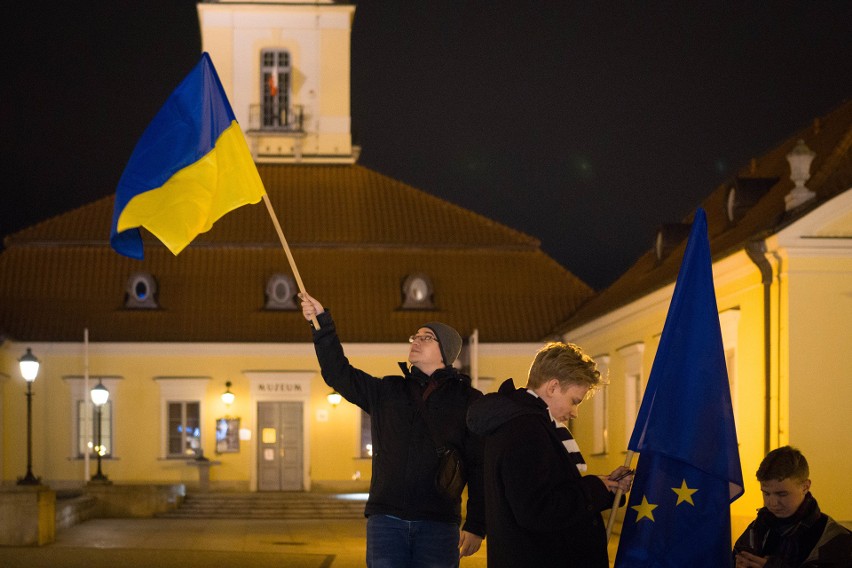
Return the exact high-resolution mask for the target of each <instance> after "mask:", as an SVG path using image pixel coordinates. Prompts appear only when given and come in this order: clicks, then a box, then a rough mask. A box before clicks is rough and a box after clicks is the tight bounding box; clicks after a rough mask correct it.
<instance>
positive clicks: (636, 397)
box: [618, 341, 645, 448]
mask: <svg viewBox="0 0 852 568" xmlns="http://www.w3.org/2000/svg"><path fill="white" fill-rule="evenodd" d="M644 353H645V343H644V342H642V341H638V342H636V343H632V344H630V345H626V346H624V347H621V348H620V349H618V355H619V357H621V360H622V363H623V365H624V375H623V377H624V447H625V448H626V447H627V444H628V443H629V442H630V437H631V436H632V435H633V428H634V427H635V426H636V418H637V417H638V416H639V408H640V407H641V406H642V395H643V394H644V392H645V388H644V385H643V376H644V375H643V373H642V355H643V354H644Z"/></svg>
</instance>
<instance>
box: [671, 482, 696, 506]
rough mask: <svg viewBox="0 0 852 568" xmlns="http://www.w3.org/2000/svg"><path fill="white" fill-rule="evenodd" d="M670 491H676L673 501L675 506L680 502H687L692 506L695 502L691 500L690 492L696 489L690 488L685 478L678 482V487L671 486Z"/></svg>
mask: <svg viewBox="0 0 852 568" xmlns="http://www.w3.org/2000/svg"><path fill="white" fill-rule="evenodd" d="M672 491H674V492H675V493H677V503H675V507H677V506H678V505H680V504H681V503H689V504H690V505H692V506H693V507H694V506H695V503H693V502H692V494H693V493H695V492H696V491H698V489H690V488H689V487H688V486H687V485H686V480H685V479H684V480H683V483H681V484H680V487H672Z"/></svg>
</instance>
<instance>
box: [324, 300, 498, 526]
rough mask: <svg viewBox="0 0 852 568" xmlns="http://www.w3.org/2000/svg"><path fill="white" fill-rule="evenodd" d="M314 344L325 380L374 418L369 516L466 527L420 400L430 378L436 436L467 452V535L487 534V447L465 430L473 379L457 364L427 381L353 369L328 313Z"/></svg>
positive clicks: (409, 374) (428, 404)
mask: <svg viewBox="0 0 852 568" xmlns="http://www.w3.org/2000/svg"><path fill="white" fill-rule="evenodd" d="M317 320H318V322H319V324H320V329H319V330H313V337H314V347H315V348H316V353H317V359H318V360H319V364H320V369H321V371H322V376H323V379H324V380H325V382H326V384H328V386H330V387H332V388H333V389H335V390H336V391H337V392H339V393H340V394H341V395H343V398H345V399H346V400H348V401H349V402H351V403H353V404H355V405H357V406H359V407H361V408H362V409H363V410H364V411H365V412H367V413H368V414H369V415H370V422H371V426H372V437H373V476H372V480H371V483H370V496H369V498H368V499H367V506H366V509H365V512H364V513H365V515H366V516H370V515H393V516H395V517H399V518H401V519H406V520H410V521H418V520H430V521H443V522H454V523H456V524H460V523H461V499H455V500H454V499H451V498H449V497H446V496H444V495H443V494H441V493H439V492H438V490H437V489H436V486H435V475H436V472H437V469H438V454H437V451H436V447H435V443H434V441H433V439H432V436H431V435H430V433H429V429H428V427H427V426H426V423H425V422H424V420H423V418H422V417H421V416H420V411H419V408H418V404H417V403H416V399H415V398H414V397H415V396H421V395H422V393H423V391H424V389H425V387H426V384H427V382H428V381H429V380H436V381H438V386H437V387H436V388H435V390H434V391H432V393H431V394H430V395H429V396H428V398H427V399H426V401H425V402H424V407H425V411H426V412H427V413H428V415H429V417H430V419H431V421H432V425H433V427H434V428H435V429H436V434H437V435H438V436H441V437H442V438H443V442H444V443H449V444H452V445H453V446H455V447H456V448H457V449H459V450H460V451H461V453H462V455H463V457H464V466H465V470H466V473H467V490H468V501H467V519H466V521H465V524H464V530H466V531H468V532H471V533H473V534H476V535H479V536H481V537H484V536H485V498H484V495H483V475H482V454H483V444H482V439H481V438H480V437H479V436H476V435H474V434H473V433H471V432H470V430H468V429H467V427H466V425H465V417H466V415H467V409H468V406H469V405H470V403H471V402H473V401H474V400H476V399H477V398H481V397H482V393H481V392H480V391H478V390H476V389H474V388H473V387H472V386H471V384H470V378H469V377H467V376H466V375H463V374H461V373H459V372H458V371H456V370H455V369H454V368H452V367H445V368H443V369H439V370H437V371H435V372H434V373H433V374H432V377H427V376H426V375H425V374H423V373H422V372H420V370H419V369H417V368H416V367H413V368H412V369H411V371H409V370H408V368H407V366H406V365H405V364H404V363H400V368H401V369H402V371H403V376H387V377H384V378H381V379H380V378H378V377H374V376H372V375H370V374H368V373H365V372H364V371H361V370H360V369H356V368H355V367H353V366H352V365H350V364H349V360H348V359H347V358H346V356H345V355H344V353H343V347H342V346H341V345H340V339H339V338H338V336H337V332H336V330H335V326H334V321H333V320H332V318H331V315H330V314H329V312H328V311H325V312H323V313H321V314H319V315H318V316H317Z"/></svg>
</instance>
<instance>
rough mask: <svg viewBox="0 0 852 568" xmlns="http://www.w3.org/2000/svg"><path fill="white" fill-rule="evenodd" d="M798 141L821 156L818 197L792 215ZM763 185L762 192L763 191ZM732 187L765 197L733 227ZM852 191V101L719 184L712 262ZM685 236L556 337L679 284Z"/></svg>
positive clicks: (711, 224) (643, 262) (815, 175)
mask: <svg viewBox="0 0 852 568" xmlns="http://www.w3.org/2000/svg"><path fill="white" fill-rule="evenodd" d="M799 140H803V141H804V142H805V144H807V146H808V147H809V148H810V149H811V150H812V151H813V152H815V153H816V156H815V158H814V160H813V162H812V163H811V170H810V171H811V177H810V179H809V180H808V181H807V183H806V186H807V188H808V189H810V190H811V191H813V192H814V193H815V194H816V197H815V198H814V199H812V200H810V201H808V202H806V203H805V204H803V205H801V206H800V207H798V208H796V209H793V210H791V211H789V212H787V211H785V201H784V197H785V196H786V195H787V194H788V193H789V192H790V190H791V189H793V187H794V185H795V184H794V183H793V182H792V181H791V180H790V166H789V163H788V162H787V158H786V156H787V154H788V153H789V152H790V151H791V150H792V149H793V148H794V147H795V146H796V144H797V142H798V141H799ZM761 185H763V188H760V186H761ZM731 186H737V187H738V188H740V189H743V190H744V191H742V192H741V193H745V192H746V191H745V190H748V188H749V187H754V188H756V191H755V192H754V193H756V194H757V195H761V194H762V195H761V196H760V197H759V198H758V199H757V200H756V202H754V203H753V204H750V207H749V208H748V209H747V210H746V211H745V212H744V213H743V214H742V216H741V217H740V218H738V219H736V220H735V221H734V222H731V221H729V220H728V214H727V207H728V190H729V188H730V187H731ZM850 188H852V100H849V101H846V102H844V103H843V104H841V105H840V106H839V107H837V108H836V109H835V110H833V111H832V112H830V113H829V114H827V115H826V116H825V117H822V118H819V119H815V120H814V122H813V123H812V124H810V125H808V126H807V127H804V128H802V129H801V130H799V131H798V132H796V133H795V134H794V135H793V136H791V137H790V138H789V139H787V140H785V141H784V142H782V143H781V144H780V145H778V146H777V147H775V148H773V149H772V150H770V151H769V152H767V153H766V154H764V155H763V156H761V157H759V158H756V159H754V160H752V161H751V163H750V164H748V165H746V166H744V167H743V168H741V169H740V170H739V171H738V172H737V173H736V174H735V175H734V176H733V177H732V178H731V179H728V180H726V181H725V182H724V183H722V184H720V185H719V186H718V187H717V188H716V189H715V190H714V191H713V192H712V193H711V194H710V195H708V196H707V198H706V199H705V200H704V201H703V202H702V203H701V204H700V207H702V208H703V209H704V211H705V212H706V214H707V231H708V236H709V239H710V251H711V254H712V256H713V260H714V261H716V260H719V259H722V258H725V257H727V256H730V255H731V254H733V253H734V252H737V251H740V250H743V249H744V248H745V247H746V245H747V244H748V243H749V242H752V241H756V240H761V239H765V238H766V237H768V236H770V235H772V234H774V233H776V232H778V231H780V230H781V229H783V228H784V227H786V226H787V225H789V224H790V223H792V222H793V221H795V220H796V219H799V218H801V217H802V216H803V215H806V214H807V213H808V212H809V211H811V210H813V209H814V208H815V207H818V206H819V205H821V204H823V203H825V202H826V201H829V200H830V199H832V198H833V197H835V196H837V195H839V194H840V193H843V192H844V191H847V190H849V189H850ZM761 190H762V191H761ZM694 215H695V212H694V211H693V212H691V213H690V214H689V215H688V216H687V217H686V218H685V219H683V220H681V223H684V224H688V223H691V222H692V219H693V218H694ZM680 236H681V240H680V242H679V243H678V244H677V246H676V247H674V248H673V249H672V251H671V252H670V253H669V254H668V256H666V257H665V258H664V259H662V260H661V261H659V260H658V259H657V257H656V253H655V251H654V250H653V249H650V250H649V251H648V252H646V253H645V254H644V255H642V256H641V257H640V258H639V259H638V260H637V261H636V263H635V264H634V265H633V266H631V267H630V268H629V269H628V270H627V271H626V272H625V273H624V274H622V275H621V277H619V278H618V279H617V280H616V281H615V282H614V283H613V284H612V285H611V286H609V287H608V288H606V289H605V290H603V291H601V292H600V293H599V294H597V295H596V296H594V297H593V298H591V299H590V300H589V301H588V302H586V303H585V304H584V305H583V306H582V307H581V308H580V309H579V310H577V312H575V313H574V314H573V315H572V316H571V317H570V318H568V319H567V320H566V321H565V322H563V323H562V324H560V325H559V326H557V327H556V328H555V333H558V334H560V335H561V334H564V333H566V332H568V331H570V330H572V329H576V328H577V327H579V326H581V325H583V324H585V323H587V322H589V321H592V320H594V319H596V318H598V317H601V316H603V315H605V314H607V313H609V312H611V311H613V310H615V309H617V308H620V307H622V306H625V305H627V304H629V303H631V302H633V301H635V300H637V299H639V298H642V297H644V296H646V295H647V294H649V293H651V292H654V291H655V290H658V289H660V288H663V287H665V286H667V285H669V284H671V283H672V282H674V281H675V280H676V279H677V274H678V270H679V269H680V264H681V260H682V259H683V253H684V249H685V247H686V236H687V234H686V233H685V232H681V233H680Z"/></svg>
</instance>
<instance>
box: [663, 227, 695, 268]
mask: <svg viewBox="0 0 852 568" xmlns="http://www.w3.org/2000/svg"><path fill="white" fill-rule="evenodd" d="M691 227H692V225H690V224H689V223H666V224H665V225H661V226H660V228H659V229H657V238H656V240H655V241H654V254H655V256H656V257H657V262H661V261H662V260H663V259H664V258H666V257H667V256H669V254H671V252H672V251H673V250H674V249H675V248H676V247H677V246H678V245H679V244H680V243H681V242H683V240H684V239H685V238H686V237H688V236H689V229H690V228H691Z"/></svg>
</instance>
